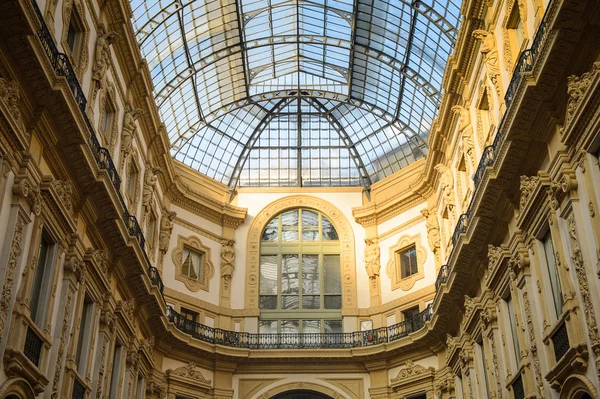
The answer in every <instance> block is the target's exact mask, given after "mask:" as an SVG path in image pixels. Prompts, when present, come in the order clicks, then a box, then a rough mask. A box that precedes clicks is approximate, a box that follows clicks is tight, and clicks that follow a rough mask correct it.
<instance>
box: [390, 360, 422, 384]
mask: <svg viewBox="0 0 600 399" xmlns="http://www.w3.org/2000/svg"><path fill="white" fill-rule="evenodd" d="M427 371H429V370H428V369H427V368H425V367H423V366H421V365H420V364H414V363H413V361H412V360H409V361H408V362H406V365H405V366H404V368H401V369H400V370H399V371H398V375H397V376H396V377H395V378H394V379H392V380H391V381H390V382H392V383H394V382H397V381H400V380H403V379H405V378H408V377H413V376H416V375H420V374H423V373H425V372H427Z"/></svg>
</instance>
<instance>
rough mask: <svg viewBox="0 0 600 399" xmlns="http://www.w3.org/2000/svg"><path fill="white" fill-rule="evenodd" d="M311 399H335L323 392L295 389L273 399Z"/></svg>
mask: <svg viewBox="0 0 600 399" xmlns="http://www.w3.org/2000/svg"><path fill="white" fill-rule="evenodd" d="M298 397H300V398H311V399H333V398H332V397H331V396H329V395H325V394H323V393H321V392H316V391H310V390H307V389H295V390H293V391H285V392H282V393H279V394H277V395H275V396H273V397H272V399H295V398H298Z"/></svg>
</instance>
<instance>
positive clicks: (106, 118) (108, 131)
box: [100, 96, 115, 147]
mask: <svg viewBox="0 0 600 399" xmlns="http://www.w3.org/2000/svg"><path fill="white" fill-rule="evenodd" d="M114 120H115V109H114V106H113V104H112V102H111V100H110V97H109V96H106V97H105V99H104V106H103V107H102V119H101V120H100V129H101V131H102V133H103V134H104V137H105V139H106V143H105V146H107V147H109V146H111V145H112V142H113V139H114V138H113V134H114V129H113V121H114Z"/></svg>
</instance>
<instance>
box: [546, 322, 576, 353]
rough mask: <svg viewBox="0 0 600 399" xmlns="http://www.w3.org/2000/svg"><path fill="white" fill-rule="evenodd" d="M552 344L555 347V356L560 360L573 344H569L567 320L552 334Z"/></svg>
mask: <svg viewBox="0 0 600 399" xmlns="http://www.w3.org/2000/svg"><path fill="white" fill-rule="evenodd" d="M550 339H551V340H552V346H553V347H554V357H555V358H556V361H557V362H558V361H559V360H560V359H562V357H563V356H564V355H565V354H566V353H567V351H568V350H569V348H570V347H571V345H570V344H569V334H568V333H567V325H566V324H565V322H563V323H562V325H561V326H560V327H559V328H558V329H557V330H556V331H555V332H554V334H552V337H550Z"/></svg>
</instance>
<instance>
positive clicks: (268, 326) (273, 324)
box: [258, 320, 277, 334]
mask: <svg viewBox="0 0 600 399" xmlns="http://www.w3.org/2000/svg"><path fill="white" fill-rule="evenodd" d="M258 332H260V333H261V334H276V333H277V320H260V321H259V322H258Z"/></svg>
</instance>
